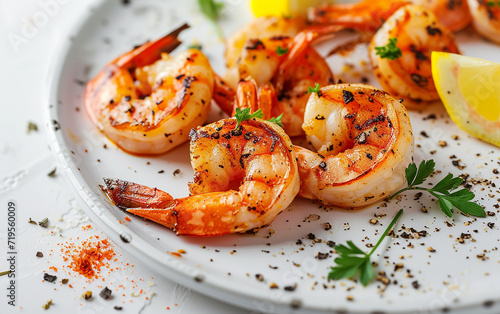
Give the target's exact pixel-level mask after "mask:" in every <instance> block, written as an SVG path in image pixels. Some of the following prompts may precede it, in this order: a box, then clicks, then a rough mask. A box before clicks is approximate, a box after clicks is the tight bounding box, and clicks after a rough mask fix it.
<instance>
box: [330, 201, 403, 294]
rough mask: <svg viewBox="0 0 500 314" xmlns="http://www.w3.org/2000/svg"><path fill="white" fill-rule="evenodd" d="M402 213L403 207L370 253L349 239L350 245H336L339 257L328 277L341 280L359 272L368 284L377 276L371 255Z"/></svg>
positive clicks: (362, 281) (362, 279) (360, 278)
mask: <svg viewBox="0 0 500 314" xmlns="http://www.w3.org/2000/svg"><path fill="white" fill-rule="evenodd" d="M402 214H403V210H402V209H401V210H400V211H399V212H398V213H397V214H396V216H395V217H394V218H393V219H392V221H391V223H390V224H389V226H388V227H387V228H386V229H385V231H384V233H383V234H382V236H381V237H380V239H379V240H378V242H377V244H375V246H374V247H373V249H372V250H371V251H370V253H368V254H367V253H365V252H363V251H362V250H361V249H360V248H358V247H357V246H356V245H355V244H354V243H353V242H352V241H347V245H348V246H345V245H342V244H340V245H336V246H335V247H334V249H335V250H336V251H337V252H338V253H339V257H337V258H336V259H335V264H337V265H336V266H334V267H332V269H331V271H330V273H329V274H328V279H333V280H339V279H342V278H352V277H354V276H355V275H356V274H357V273H358V272H359V281H360V282H361V284H362V285H363V286H366V285H368V283H370V281H371V280H372V279H373V277H374V276H375V271H374V270H373V264H372V262H371V261H370V256H371V255H372V254H373V252H375V250H376V249H377V248H378V246H379V245H380V243H382V240H384V238H385V236H387V234H388V233H389V231H390V230H391V229H392V227H393V226H394V224H395V223H396V221H397V220H398V219H399V217H401V215H402Z"/></svg>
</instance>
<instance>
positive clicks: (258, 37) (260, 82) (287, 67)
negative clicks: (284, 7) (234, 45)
mask: <svg viewBox="0 0 500 314" xmlns="http://www.w3.org/2000/svg"><path fill="white" fill-rule="evenodd" d="M267 19H270V20H272V21H279V22H275V24H273V25H274V27H273V32H269V31H268V30H267V29H266V31H265V32H262V34H260V33H255V34H254V36H255V37H253V38H251V39H248V40H247V41H246V42H245V43H244V45H243V47H242V49H241V50H240V51H239V55H236V51H235V50H234V49H230V48H229V47H228V50H227V51H228V52H229V51H231V53H230V54H229V53H226V58H227V65H228V70H227V72H226V75H225V77H224V79H225V81H226V82H227V83H228V85H229V86H230V87H231V88H233V89H236V88H237V84H238V82H240V81H241V80H242V79H243V80H244V79H253V80H255V82H256V84H257V86H258V87H259V88H260V87H262V86H264V85H269V84H272V85H273V88H274V91H275V94H276V97H277V98H278V101H277V103H278V105H279V107H280V110H281V112H282V113H283V119H282V123H283V125H284V129H285V131H286V133H287V134H288V135H289V136H297V135H301V134H303V131H302V128H301V126H302V122H303V116H304V108H305V104H306V103H307V98H308V96H309V95H308V94H307V91H308V88H309V87H310V86H314V84H315V83H318V84H320V85H327V84H331V83H332V82H333V74H332V73H331V71H330V67H329V66H328V64H327V63H326V61H325V60H324V58H322V57H321V56H320V55H319V54H318V53H317V52H316V50H315V49H314V48H312V47H311V42H312V41H313V40H314V39H316V38H318V37H319V36H320V35H323V34H327V33H333V32H334V31H335V30H338V29H340V28H339V27H336V28H322V29H319V28H318V29H315V30H310V31H307V32H300V33H298V35H296V36H294V37H289V36H288V35H287V34H290V33H292V34H293V33H294V32H295V29H293V31H290V29H289V27H288V25H289V24H288V23H290V22H283V21H289V19H286V18H276V17H270V18H267ZM264 21H267V20H266V19H264V20H262V19H258V20H256V21H254V22H252V23H251V25H254V24H257V25H258V24H259V23H264ZM278 26H281V29H282V32H281V33H278V30H279V28H280V27H278ZM249 27H250V26H248V27H247V28H245V29H244V30H243V31H241V32H240V33H237V34H235V35H233V37H234V38H248V37H249V36H248V34H247V33H246V30H247V29H248V28H249ZM252 29H253V28H252ZM257 29H259V27H257ZM277 34H279V35H277ZM269 35H272V36H271V37H266V36H269ZM230 42H241V41H237V40H236V39H232V40H230ZM218 104H219V105H220V103H219V102H218ZM231 107H232V106H231V105H225V106H221V108H222V109H223V110H224V111H226V113H228V114H231V113H230V112H228V109H227V108H231ZM224 108H226V109H224ZM229 111H231V110H229Z"/></svg>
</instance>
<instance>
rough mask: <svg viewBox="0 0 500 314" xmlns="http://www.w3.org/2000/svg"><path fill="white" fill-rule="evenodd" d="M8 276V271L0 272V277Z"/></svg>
mask: <svg viewBox="0 0 500 314" xmlns="http://www.w3.org/2000/svg"><path fill="white" fill-rule="evenodd" d="M8 274H10V270H6V271H2V272H0V277H1V276H5V275H8Z"/></svg>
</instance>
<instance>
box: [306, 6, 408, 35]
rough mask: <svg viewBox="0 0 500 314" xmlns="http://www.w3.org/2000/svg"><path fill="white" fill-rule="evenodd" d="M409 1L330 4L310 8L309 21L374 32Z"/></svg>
mask: <svg viewBox="0 0 500 314" xmlns="http://www.w3.org/2000/svg"><path fill="white" fill-rule="evenodd" d="M409 3H410V2H409V1H403V0H397V1H380V0H364V1H360V2H357V3H348V4H333V5H332V4H330V5H323V6H320V7H315V8H310V9H309V11H308V12H307V13H308V14H307V18H308V21H309V23H312V24H321V25H342V26H344V27H346V28H354V29H357V30H360V31H367V32H374V31H376V30H377V29H378V28H379V27H380V25H382V24H383V23H384V21H385V20H387V19H388V18H389V17H390V16H391V15H392V14H393V13H394V12H396V11H397V10H398V9H399V8H401V7H402V6H404V5H407V4H409Z"/></svg>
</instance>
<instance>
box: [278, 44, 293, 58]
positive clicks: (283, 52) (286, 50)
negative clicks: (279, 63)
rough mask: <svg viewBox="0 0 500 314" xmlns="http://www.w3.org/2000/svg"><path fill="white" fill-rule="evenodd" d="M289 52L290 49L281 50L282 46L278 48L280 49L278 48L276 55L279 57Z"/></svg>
mask: <svg viewBox="0 0 500 314" xmlns="http://www.w3.org/2000/svg"><path fill="white" fill-rule="evenodd" d="M288 50H290V49H288V48H281V46H278V48H276V54H277V55H278V56H282V55H284V54H285V53H287V52H288Z"/></svg>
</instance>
